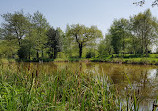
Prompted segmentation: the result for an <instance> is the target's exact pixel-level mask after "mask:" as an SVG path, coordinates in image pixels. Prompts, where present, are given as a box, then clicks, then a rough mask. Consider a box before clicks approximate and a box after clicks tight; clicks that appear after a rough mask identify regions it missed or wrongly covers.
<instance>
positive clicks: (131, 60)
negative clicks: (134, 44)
mask: <svg viewBox="0 0 158 111" xmlns="http://www.w3.org/2000/svg"><path fill="white" fill-rule="evenodd" d="M0 62H1V63H12V62H86V63H88V62H107V63H118V64H141V65H158V58H127V59H126V58H70V59H61V58H57V59H54V60H47V61H45V60H44V61H43V60H38V61H37V60H36V61H32V60H31V61H30V60H24V61H23V60H15V59H0Z"/></svg>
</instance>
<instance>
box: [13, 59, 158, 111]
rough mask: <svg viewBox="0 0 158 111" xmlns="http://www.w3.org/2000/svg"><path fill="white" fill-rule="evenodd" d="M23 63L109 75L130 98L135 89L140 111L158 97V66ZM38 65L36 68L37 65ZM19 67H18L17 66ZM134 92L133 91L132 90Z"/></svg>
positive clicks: (42, 69) (48, 70)
mask: <svg viewBox="0 0 158 111" xmlns="http://www.w3.org/2000/svg"><path fill="white" fill-rule="evenodd" d="M19 64H23V69H28V68H29V69H30V70H32V71H33V70H38V71H39V72H46V73H51V72H53V71H57V70H60V69H66V70H71V71H73V72H91V73H96V74H103V75H104V74H105V75H108V76H109V77H110V78H111V80H112V82H113V83H114V84H115V86H116V89H117V90H118V93H119V94H120V95H121V96H123V97H125V98H126V96H127V95H128V97H129V98H130V99H132V97H130V93H131V92H132V91H131V90H134V91H135V93H136V96H137V98H139V100H142V101H141V104H140V111H142V110H143V111H146V110H152V107H153V102H154V101H155V100H156V99H157V98H158V66H154V65H130V64H113V63H103V62H101V63H99V62H48V63H16V65H14V66H18V65H19ZM34 66H36V69H35V67H34ZM17 68H18V67H17ZM132 93H133V92H132Z"/></svg>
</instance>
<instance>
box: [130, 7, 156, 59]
mask: <svg viewBox="0 0 158 111" xmlns="http://www.w3.org/2000/svg"><path fill="white" fill-rule="evenodd" d="M131 22H132V34H133V35H134V37H136V38H137V39H138V40H139V46H141V47H140V53H141V54H146V56H147V54H148V51H149V46H150V45H151V43H152V42H154V41H155V40H156V38H157V34H158V29H157V27H158V21H157V20H156V18H154V17H153V16H152V15H151V12H150V10H149V9H148V10H146V11H145V12H144V13H139V14H138V15H136V16H134V17H131Z"/></svg>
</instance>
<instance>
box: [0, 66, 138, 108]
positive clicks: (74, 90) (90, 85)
mask: <svg viewBox="0 0 158 111" xmlns="http://www.w3.org/2000/svg"><path fill="white" fill-rule="evenodd" d="M11 68H12V66H8V67H4V66H3V65H2V64H1V65H0V110H2V111H6V110H7V111H68V110H69V111H86V110H87V111H122V110H124V111H126V110H130V109H131V110H135V111H138V109H139V103H138V100H137V98H136V95H135V92H134V93H133V98H134V99H133V101H131V100H129V98H130V97H128V96H127V97H126V99H121V96H119V95H118V91H117V90H116V88H115V86H114V84H113V83H112V81H111V79H110V78H109V77H108V76H106V75H105V74H94V73H91V72H87V73H83V72H71V71H69V70H67V69H63V70H58V71H54V72H52V73H45V72H44V71H38V70H37V69H35V70H32V71H30V69H29V68H28V69H27V70H23V67H19V68H18V69H19V70H17V69H16V70H11ZM13 69H14V68H13Z"/></svg>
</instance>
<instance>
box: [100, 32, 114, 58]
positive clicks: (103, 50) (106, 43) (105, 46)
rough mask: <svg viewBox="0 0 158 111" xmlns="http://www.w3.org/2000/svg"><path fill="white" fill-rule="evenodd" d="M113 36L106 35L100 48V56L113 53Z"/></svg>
mask: <svg viewBox="0 0 158 111" xmlns="http://www.w3.org/2000/svg"><path fill="white" fill-rule="evenodd" d="M111 39H112V37H111V35H108V34H107V35H106V36H105V39H103V40H102V41H100V44H99V46H98V52H99V55H100V56H105V55H110V54H111V53H112V52H113V47H112V45H111Z"/></svg>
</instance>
